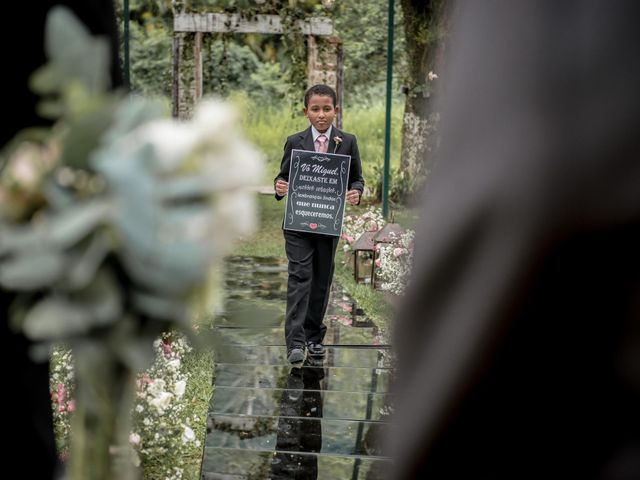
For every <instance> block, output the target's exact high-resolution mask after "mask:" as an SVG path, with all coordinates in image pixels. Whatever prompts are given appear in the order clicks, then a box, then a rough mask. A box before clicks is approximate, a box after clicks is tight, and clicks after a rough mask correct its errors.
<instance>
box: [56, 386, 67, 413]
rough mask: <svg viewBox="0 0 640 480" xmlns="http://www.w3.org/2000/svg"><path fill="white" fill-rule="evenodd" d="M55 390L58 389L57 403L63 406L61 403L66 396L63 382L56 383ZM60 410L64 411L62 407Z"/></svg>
mask: <svg viewBox="0 0 640 480" xmlns="http://www.w3.org/2000/svg"><path fill="white" fill-rule="evenodd" d="M57 390H58V403H59V404H60V408H63V404H64V401H65V399H66V397H67V391H66V389H65V388H64V384H63V383H59V384H58V385H57ZM60 411H61V412H64V408H63V409H62V410H60Z"/></svg>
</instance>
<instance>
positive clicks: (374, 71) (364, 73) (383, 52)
mask: <svg viewBox="0 0 640 480" xmlns="http://www.w3.org/2000/svg"><path fill="white" fill-rule="evenodd" d="M388 5H389V3H388V0H370V1H367V2H351V1H342V2H339V3H338V4H337V8H338V13H337V14H336V15H335V18H334V21H335V29H336V34H337V36H338V37H339V38H340V39H341V40H342V42H343V49H344V76H345V103H346V104H347V105H349V106H355V105H359V104H362V103H374V104H375V103H378V102H379V101H380V100H382V99H384V96H385V88H386V68H387V15H388ZM396 5H397V2H396ZM394 31H395V35H394V49H393V51H394V66H393V75H394V78H395V79H397V78H404V77H405V75H406V55H405V50H406V45H405V41H404V30H403V17H402V11H401V10H400V9H399V8H398V7H397V6H396V11H395V21H394ZM394 91H396V92H399V91H400V89H399V85H397V83H396V85H394Z"/></svg>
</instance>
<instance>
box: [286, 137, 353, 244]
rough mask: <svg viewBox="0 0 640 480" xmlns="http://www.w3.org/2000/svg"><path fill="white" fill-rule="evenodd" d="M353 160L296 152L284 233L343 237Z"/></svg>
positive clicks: (293, 154)
mask: <svg viewBox="0 0 640 480" xmlns="http://www.w3.org/2000/svg"><path fill="white" fill-rule="evenodd" d="M350 164H351V157H350V156H349V155H340V154H335V153H318V152H311V151H307V150H293V151H292V152H291V162H290V164H289V194H288V198H287V207H286V210H285V214H284V229H285V230H295V231H298V232H312V233H321V234H323V235H334V236H340V233H341V231H342V217H343V216H344V202H345V197H346V193H347V182H348V180H349V166H350Z"/></svg>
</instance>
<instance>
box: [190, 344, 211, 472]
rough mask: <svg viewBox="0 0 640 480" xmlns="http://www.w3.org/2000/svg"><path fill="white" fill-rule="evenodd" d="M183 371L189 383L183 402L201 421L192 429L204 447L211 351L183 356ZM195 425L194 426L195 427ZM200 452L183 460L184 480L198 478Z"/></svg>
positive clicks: (209, 393)
mask: <svg viewBox="0 0 640 480" xmlns="http://www.w3.org/2000/svg"><path fill="white" fill-rule="evenodd" d="M184 367H185V371H187V372H189V381H188V382H187V388H186V391H185V401H186V402H187V405H189V407H188V409H189V410H190V411H191V412H194V414H196V415H197V416H198V418H201V419H202V422H201V425H200V428H199V429H196V428H194V431H195V433H196V435H197V436H198V439H199V440H200V443H201V445H204V440H205V438H204V437H205V434H206V432H205V428H204V426H205V425H206V423H207V422H206V417H207V412H208V411H209V400H210V399H211V396H212V395H213V382H212V379H213V351H212V349H200V350H195V349H194V350H193V351H192V352H190V353H188V354H187V355H185V358H184ZM195 426H196V425H194V427H195ZM201 453H202V450H201V449H198V451H196V452H194V453H193V454H192V455H190V456H189V457H188V458H185V459H184V464H185V468H184V477H183V478H185V479H193V480H196V479H198V478H200V463H201V462H202V455H201Z"/></svg>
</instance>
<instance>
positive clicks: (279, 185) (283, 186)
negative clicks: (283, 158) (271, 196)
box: [276, 179, 289, 197]
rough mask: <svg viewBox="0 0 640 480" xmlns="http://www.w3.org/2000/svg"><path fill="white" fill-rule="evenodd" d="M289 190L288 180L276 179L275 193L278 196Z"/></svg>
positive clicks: (282, 195)
mask: <svg viewBox="0 0 640 480" xmlns="http://www.w3.org/2000/svg"><path fill="white" fill-rule="evenodd" d="M288 191H289V182H285V181H284V180H280V179H278V180H277V181H276V193H277V194H278V195H279V196H280V197H284V196H285V195H286V194H287V192H288Z"/></svg>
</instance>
